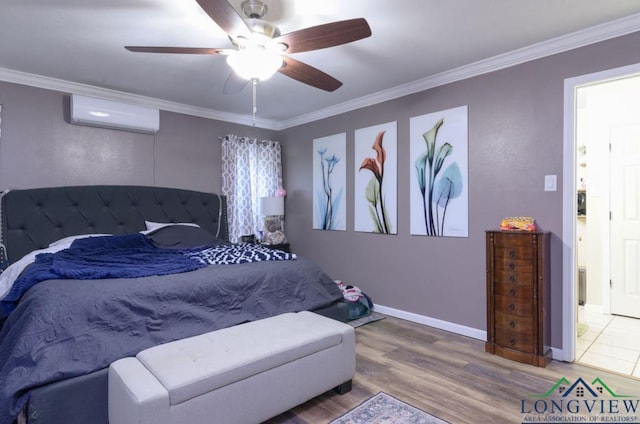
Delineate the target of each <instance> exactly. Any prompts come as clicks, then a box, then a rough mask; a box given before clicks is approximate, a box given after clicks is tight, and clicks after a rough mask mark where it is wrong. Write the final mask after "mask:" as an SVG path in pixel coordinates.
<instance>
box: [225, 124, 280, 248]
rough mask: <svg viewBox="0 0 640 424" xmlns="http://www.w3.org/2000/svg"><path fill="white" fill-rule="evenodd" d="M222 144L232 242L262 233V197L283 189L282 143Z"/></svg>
mask: <svg viewBox="0 0 640 424" xmlns="http://www.w3.org/2000/svg"><path fill="white" fill-rule="evenodd" d="M220 140H221V141H222V194H224V195H225V196H227V214H228V216H229V239H230V240H231V241H233V242H237V241H238V240H239V239H240V236H242V235H247V234H258V231H260V230H262V220H261V219H260V215H259V212H260V210H259V206H260V197H262V196H274V195H275V194H276V191H277V190H278V188H280V187H282V160H281V154H280V152H281V148H280V143H278V142H277V141H266V140H257V139H255V138H249V137H240V136H237V135H226V136H224V137H222V138H221V139H220Z"/></svg>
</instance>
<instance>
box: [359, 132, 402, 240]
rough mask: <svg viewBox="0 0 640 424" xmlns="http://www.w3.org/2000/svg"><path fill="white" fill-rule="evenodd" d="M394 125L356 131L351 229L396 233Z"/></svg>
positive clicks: (396, 133) (396, 146)
mask: <svg viewBox="0 0 640 424" xmlns="http://www.w3.org/2000/svg"><path fill="white" fill-rule="evenodd" d="M397 127H398V126H397V122H388V123H386V124H380V125H374V126H371V127H368V128H361V129H358V130H356V132H355V149H354V150H355V176H354V181H355V188H354V230H355V231H363V232H371V233H380V234H397V233H398V230H397V220H398V213H397V210H398V205H397V199H398V194H397V191H398V131H397Z"/></svg>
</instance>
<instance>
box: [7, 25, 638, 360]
mask: <svg viewBox="0 0 640 424" xmlns="http://www.w3.org/2000/svg"><path fill="white" fill-rule="evenodd" d="M638 45H640V34H638V33H636V34H632V35H629V36H625V37H620V38H618V39H614V40H610V41H608V42H604V43H599V44H596V45H593V46H589V47H584V48H580V49H576V50H574V51H571V52H567V53H563V54H559V55H556V56H552V57H548V58H545V59H540V60H537V61H533V62H530V63H527V64H523V65H519V66H515V67H512V68H508V69H505V70H501V71H497V72H493V73H490V74H486V75H482V76H478V77H474V78H470V79H467V80H464V81H460V82H456V83H453V84H449V85H446V86H442V87H438V88H434V89H431V90H428V91H425V92H423V93H419V94H414V95H411V96H407V97H404V98H401V99H397V100H393V101H389V102H386V103H382V104H379V105H375V106H372V107H368V108H365V109H362V110H356V111H353V112H350V113H346V114H343V115H340V116H336V117H332V118H328V119H324V120H321V121H317V122H313V123H309V124H305V125H302V126H299V127H295V128H291V129H288V130H285V131H281V132H279V133H278V132H273V131H267V130H260V129H256V128H253V127H249V126H241V125H236V124H228V123H223V122H219V121H213V120H208V119H204V118H196V117H191V116H186V115H180V114H176V113H168V112H162V113H161V123H160V131H159V132H158V133H157V134H156V135H155V136H152V135H145V134H135V133H129V132H123V131H115V130H105V129H98V128H90V127H79V126H75V125H70V124H68V123H67V122H68V112H67V110H68V97H67V96H66V95H64V94H62V93H58V92H54V91H49V90H42V89H38V88H31V87H25V86H22V85H17V84H10V83H2V82H0V103H2V104H3V110H2V137H1V138H0V187H11V188H30V187H42V186H57V185H77V184H144V185H158V186H171V187H179V188H188V189H194V190H202V191H212V192H219V191H220V187H221V181H220V180H221V177H220V143H219V142H218V141H217V139H218V137H219V136H222V135H224V134H227V133H236V134H240V135H244V136H252V137H258V138H264V139H275V140H280V141H281V142H282V144H283V156H284V157H283V163H284V181H285V188H286V189H287V192H288V196H287V205H286V211H287V215H286V224H285V225H286V231H287V236H288V238H289V239H290V241H291V243H292V246H293V248H294V250H295V251H296V252H297V253H299V254H301V255H304V256H307V257H309V258H311V259H313V260H314V261H316V262H317V263H319V264H320V265H321V266H322V267H323V268H324V269H325V270H326V271H327V273H328V274H329V275H331V276H332V277H333V278H336V279H338V278H339V279H342V280H344V281H346V282H348V283H351V284H355V285H358V286H360V287H361V288H362V289H363V290H365V291H366V292H367V293H369V294H370V295H371V296H372V297H373V299H374V301H375V302H376V303H379V304H382V305H385V306H388V307H392V308H396V309H400V310H403V311H408V312H412V313H415V314H419V315H424V316H427V317H432V318H436V319H440V320H444V321H448V322H452V323H455V324H459V325H463V326H468V327H472V328H476V329H485V328H486V318H485V254H484V231H485V230H486V229H494V228H496V227H497V226H498V224H499V222H500V219H501V218H502V217H504V216H509V215H531V216H534V217H536V219H537V220H538V222H539V224H540V226H541V227H542V229H544V230H547V231H551V232H552V233H553V238H552V258H551V267H552V282H551V283H552V286H553V290H552V296H553V301H552V305H551V315H552V321H553V323H552V324H553V331H552V341H553V345H554V346H556V347H561V346H562V341H561V324H562V323H561V317H562V310H561V302H562V297H561V293H562V292H561V274H562V246H561V241H560V237H561V234H562V193H561V191H560V190H559V191H557V192H544V191H543V178H544V175H545V174H556V175H558V186H559V187H562V180H561V177H562V143H563V83H564V79H565V78H569V77H573V76H577V75H583V74H588V73H591V72H596V71H601V70H604V69H609V68H615V67H619V66H623V65H628V64H632V63H637V62H640V49H638ZM461 105H468V106H469V208H470V211H469V212H470V222H469V237H468V238H462V239H461V238H430V237H419V236H410V235H409V208H408V204H409V189H408V187H409V178H410V169H409V146H408V140H409V133H408V126H409V118H410V117H412V116H418V115H422V114H425V113H429V112H435V111H438V110H443V109H447V108H451V107H456V106H461ZM65 120H66V121H65ZM392 120H397V121H398V161H399V163H398V168H399V175H398V235H394V236H382V235H376V234H364V233H358V232H354V231H353V200H352V199H353V175H354V172H355V171H354V164H353V162H354V157H353V154H354V153H353V133H354V130H355V129H358V128H363V127H367V126H370V125H375V124H379V123H384V122H389V121H392ZM339 132H347V164H348V173H347V187H348V190H349V193H348V194H347V198H346V200H347V231H344V232H324V231H317V230H315V231H314V230H312V222H311V220H312V199H311V190H310V189H311V180H312V174H311V170H312V157H313V153H312V141H313V139H314V138H318V137H322V136H326V135H331V134H336V133H339Z"/></svg>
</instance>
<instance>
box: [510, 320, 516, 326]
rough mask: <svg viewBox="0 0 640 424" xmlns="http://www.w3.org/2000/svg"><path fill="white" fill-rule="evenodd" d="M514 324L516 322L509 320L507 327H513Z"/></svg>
mask: <svg viewBox="0 0 640 424" xmlns="http://www.w3.org/2000/svg"><path fill="white" fill-rule="evenodd" d="M515 326H516V322H515V321H513V320H511V321H509V327H511V328H514V327H515Z"/></svg>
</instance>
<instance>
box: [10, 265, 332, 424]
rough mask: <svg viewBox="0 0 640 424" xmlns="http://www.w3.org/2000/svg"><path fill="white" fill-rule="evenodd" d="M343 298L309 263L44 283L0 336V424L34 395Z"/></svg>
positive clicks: (21, 305) (212, 267)
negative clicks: (163, 347) (127, 361)
mask: <svg viewBox="0 0 640 424" xmlns="http://www.w3.org/2000/svg"><path fill="white" fill-rule="evenodd" d="M340 299H342V294H341V292H340V290H339V288H338V287H337V285H336V284H335V283H334V281H333V280H332V279H331V278H330V277H329V276H327V275H326V274H325V273H324V272H323V271H322V270H321V269H320V268H319V267H318V266H316V265H315V264H313V263H312V262H310V261H308V260H306V259H304V258H298V260H295V261H274V262H259V263H249V264H238V265H210V266H207V267H206V268H202V269H199V270H196V271H191V272H187V273H182V274H172V275H164V276H154V277H141V278H123V279H102V280H48V281H44V282H42V283H40V284H38V285H36V286H34V287H33V288H31V289H30V290H29V291H28V292H27V293H26V294H25V295H24V297H23V298H22V300H21V302H20V303H19V305H18V306H17V308H16V309H15V310H14V312H13V313H12V314H11V315H10V316H9V318H8V320H7V322H6V323H5V325H4V326H3V328H2V331H1V332H0V423H3V424H4V423H11V422H12V420H13V418H14V417H15V416H16V415H17V414H18V412H19V410H20V409H21V408H22V407H23V405H24V404H25V403H26V401H27V400H28V393H29V390H30V389H32V388H35V387H37V386H40V385H43V384H47V383H51V382H54V381H58V380H62V379H66V378H69V377H74V376H78V375H83V374H87V373H90V372H92V371H95V370H98V369H101V368H104V367H106V366H108V365H109V364H110V363H111V362H113V361H115V360H117V359H119V358H123V357H126V356H134V355H135V354H137V353H138V352H139V351H141V350H143V349H146V348H148V347H151V346H154V345H157V344H161V343H166V342H170V341H173V340H177V339H181V338H184V337H189V336H193V335H196V334H201V333H204V332H208V331H213V330H216V329H219V328H224V327H229V326H232V325H236V324H239V323H242V322H246V321H253V320H257V319H261V318H265V317H268V316H272V315H277V314H280V313H284V312H291V311H301V310H312V309H317V308H322V307H324V306H328V305H330V304H332V303H334V302H336V301H338V300H340Z"/></svg>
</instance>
